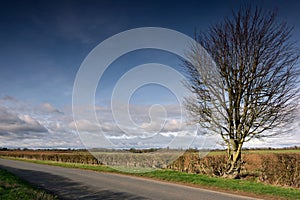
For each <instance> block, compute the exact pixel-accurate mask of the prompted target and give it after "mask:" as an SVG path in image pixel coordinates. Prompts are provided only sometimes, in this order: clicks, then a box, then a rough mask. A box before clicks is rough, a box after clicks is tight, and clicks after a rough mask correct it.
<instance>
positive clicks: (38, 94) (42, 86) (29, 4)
mask: <svg viewBox="0 0 300 200" xmlns="http://www.w3.org/2000/svg"><path fill="white" fill-rule="evenodd" d="M240 2H242V1H233V0H229V1H214V0H210V1H167V0H166V1H90V0H89V1H1V6H0V26H1V29H0V44H1V45H0V98H1V100H0V101H1V105H0V108H1V109H0V114H1V116H7V117H8V118H9V117H10V118H11V121H9V120H8V119H6V120H5V119H4V118H1V119H2V122H1V125H0V146H9V147H18V146H20V147H22V146H23V147H82V143H81V141H80V139H79V137H78V135H77V133H76V131H75V130H74V126H73V124H72V111H71V104H72V90H73V83H74V80H75V77H76V73H77V71H78V69H79V67H80V65H81V63H82V62H83V60H84V59H85V57H86V56H87V55H88V53H89V52H90V51H91V50H92V49H93V48H94V47H96V46H97V45H98V44H99V43H101V42H102V41H103V40H105V39H107V38H109V37H111V36H112V35H115V34H117V33H120V32H122V31H125V30H128V29H132V28H139V27H148V26H151V27H164V28H169V29H173V30H176V31H180V32H182V33H184V34H187V35H188V36H191V37H193V35H194V30H195V28H196V29H198V30H200V31H205V30H207V28H208V26H209V25H210V24H212V23H216V22H218V21H221V20H223V19H224V17H225V16H228V15H230V14H231V10H235V9H237V8H238V7H239V5H240ZM253 2H255V3H257V4H258V5H261V6H262V7H263V8H266V9H272V8H277V9H278V11H279V18H280V19H284V20H286V21H287V22H288V23H289V24H291V25H294V27H295V28H294V36H293V39H295V40H299V41H300V21H299V17H300V14H299V10H300V2H299V1H288V2H287V1H284V0H275V1H274V0H265V1H253ZM299 48H300V46H299ZM149 62H157V63H163V64H166V65H170V66H172V67H173V68H175V69H179V68H180V67H179V63H180V62H179V60H178V59H177V58H176V56H174V55H171V54H169V53H167V52H162V51H158V50H143V51H136V52H132V53H129V54H128V55H124V56H122V57H120V58H119V59H118V60H116V61H115V62H114V63H113V64H112V65H111V66H110V67H109V69H108V70H107V71H106V72H105V76H104V77H103V79H101V80H100V82H99V85H98V89H97V93H96V97H95V100H96V106H98V107H99V110H101V111H102V112H105V113H106V112H108V111H107V106H109V105H110V96H111V92H112V88H113V86H114V84H115V83H116V81H117V80H118V79H119V78H120V77H121V76H122V75H123V74H124V73H125V72H126V71H128V70H130V69H131V68H133V67H134V66H137V65H139V64H143V63H149ZM140 78H143V77H140ZM154 97H155V98H154ZM131 103H132V104H133V105H137V106H140V105H145V106H148V105H149V104H153V103H160V104H165V105H167V106H169V108H167V110H168V109H169V110H170V111H174V110H176V109H174V108H172V104H174V103H177V101H176V98H175V97H174V95H173V94H172V93H170V91H168V90H167V89H166V88H162V87H160V86H157V85H152V86H146V87H144V88H140V89H139V90H137V92H136V93H135V94H134V95H133V96H132V99H131ZM108 110H109V109H108ZM137 110H138V109H137ZM141 110H143V109H141ZM141 110H138V111H137V114H140V113H139V112H141ZM174 112H175V111H174ZM177 114H178V113H177ZM99 115H101V116H106V115H105V114H103V113H102V114H99ZM108 115H109V114H108ZM143 116H145V117H147V114H145V113H144V114H143ZM173 116H176V114H174V115H173ZM108 118H109V119H110V118H111V116H110V117H108ZM12 123H13V124H14V125H16V126H14V127H13V126H11V125H8V124H12ZM106 123H107V126H109V120H108V121H105V122H104V123H103V124H106ZM167 123H168V122H167ZM172 123H173V125H174V121H170V126H171V125H172ZM85 125H86V124H85ZM167 125H168V124H167ZM109 130H113V131H116V130H115V129H112V128H111V127H110V128H107V131H109ZM172 130H173V129H172ZM118 131H119V130H118ZM173 131H176V130H175V129H174V130H173ZM274 140H275V141H280V139H278V140H276V139H274ZM289 141H290V142H288V141H287V142H286V143H285V144H283V143H280V142H278V144H275V146H276V145H277V146H284V145H295V144H296V145H299V144H300V142H299V132H298V134H297V135H296V136H291V137H290V140H289ZM293 141H294V142H293ZM257 145H258V146H264V145H274V141H273V140H270V142H269V143H268V142H266V143H263V142H257Z"/></svg>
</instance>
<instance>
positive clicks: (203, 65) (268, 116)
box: [183, 6, 299, 177]
mask: <svg viewBox="0 0 300 200" xmlns="http://www.w3.org/2000/svg"><path fill="white" fill-rule="evenodd" d="M291 31H292V28H290V27H289V26H288V25H287V24H286V23H285V22H282V23H279V22H277V21H276V12H275V11H272V12H267V11H262V9H260V8H255V9H252V8H251V6H248V7H247V6H246V7H241V8H240V9H239V11H238V12H233V15H232V17H231V18H227V19H225V20H224V22H222V23H219V24H216V25H214V26H212V27H210V29H209V31H208V32H206V33H202V34H199V35H198V36H197V37H196V40H197V42H198V43H199V44H197V45H194V46H193V47H192V48H191V50H190V51H189V52H188V53H187V56H188V60H185V61H183V62H184V67H185V69H186V72H187V75H188V82H187V83H186V85H187V87H188V88H189V89H190V90H191V91H192V93H193V94H194V95H195V96H194V97H189V98H186V102H185V105H186V109H187V110H188V111H189V114H190V115H191V117H192V120H193V122H195V123H198V124H199V125H200V126H201V127H203V128H204V129H206V130H207V131H208V132H212V133H215V134H219V135H220V136H221V137H222V139H223V141H224V143H225V144H226V145H227V149H228V151H227V152H228V163H227V170H226V173H225V174H224V176H230V177H237V176H238V175H239V173H240V168H241V152H242V146H243V144H244V142H247V141H249V140H251V139H253V138H261V137H269V136H272V135H276V134H280V133H281V132H283V130H287V128H288V127H289V126H288V125H289V124H290V123H291V122H292V121H293V119H294V117H295V112H296V109H297V100H298V99H297V97H299V96H298V95H299V67H297V60H298V58H299V51H298V49H297V48H296V46H295V43H293V42H291V41H290V40H291V39H290V38H291ZM206 52H207V53H208V54H207V53H206ZM208 55H210V56H208Z"/></svg>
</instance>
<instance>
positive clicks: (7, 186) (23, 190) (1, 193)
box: [0, 169, 57, 200]
mask: <svg viewBox="0 0 300 200" xmlns="http://www.w3.org/2000/svg"><path fill="white" fill-rule="evenodd" d="M2 199H3V200H4V199H5V200H55V199H57V197H55V196H54V195H52V194H49V193H47V192H46V191H43V190H41V189H37V188H35V187H33V186H32V185H30V184H29V183H27V182H25V181H23V180H21V179H19V178H18V177H16V176H15V175H13V174H12V173H10V172H8V171H6V170H3V169H0V200H2Z"/></svg>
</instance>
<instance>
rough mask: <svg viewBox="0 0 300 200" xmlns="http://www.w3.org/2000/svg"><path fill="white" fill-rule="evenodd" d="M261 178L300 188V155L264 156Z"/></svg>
mask: <svg viewBox="0 0 300 200" xmlns="http://www.w3.org/2000/svg"><path fill="white" fill-rule="evenodd" d="M259 179H260V181H262V182H265V183H269V184H275V185H282V186H289V187H296V188H300V155H299V154H272V155H269V156H263V159H262V163H261V173H260V177H259Z"/></svg>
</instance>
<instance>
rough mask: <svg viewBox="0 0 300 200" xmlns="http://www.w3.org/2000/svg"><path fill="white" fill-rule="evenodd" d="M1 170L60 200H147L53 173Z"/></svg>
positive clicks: (8, 168)
mask: <svg viewBox="0 0 300 200" xmlns="http://www.w3.org/2000/svg"><path fill="white" fill-rule="evenodd" d="M0 168H2V169H6V170H7V171H9V172H11V173H13V174H15V175H17V176H18V177H20V178H21V179H23V180H26V181H28V182H30V183H31V184H33V185H34V186H36V187H38V188H41V189H44V190H46V191H49V192H51V193H53V194H55V195H57V196H58V198H59V199H65V200H69V199H70V200H71V199H72V200H73V199H80V200H87V199H89V200H93V199H97V200H98V199H105V200H113V199H130V200H137V199H145V198H143V197H141V196H136V195H133V194H129V193H124V192H116V191H111V190H107V189H105V188H103V190H102V189H100V190H99V189H97V190H96V189H95V190H93V188H89V187H87V186H85V185H83V184H80V183H78V182H75V181H73V180H71V179H68V178H65V177H62V176H58V175H54V174H51V173H45V172H40V171H34V170H24V169H16V168H13V167H8V166H2V165H0Z"/></svg>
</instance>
